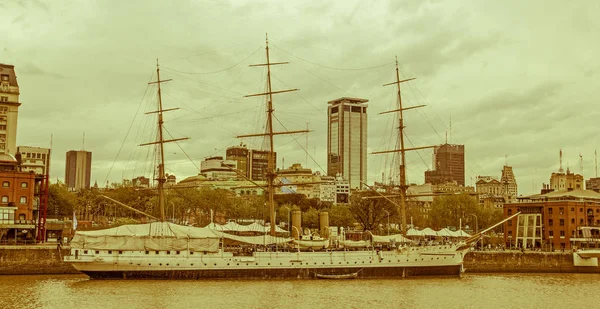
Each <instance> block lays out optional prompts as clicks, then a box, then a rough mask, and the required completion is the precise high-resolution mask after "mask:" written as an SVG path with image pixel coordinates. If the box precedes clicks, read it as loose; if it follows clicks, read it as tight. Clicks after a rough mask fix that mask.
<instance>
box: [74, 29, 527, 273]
mask: <svg viewBox="0 0 600 309" xmlns="http://www.w3.org/2000/svg"><path fill="white" fill-rule="evenodd" d="M265 50H266V63H263V64H258V65H254V66H264V67H266V70H267V87H266V89H267V91H266V92H265V93H260V94H256V95H250V96H266V98H267V100H266V103H267V126H266V133H263V134H252V135H245V136H239V137H249V136H264V137H265V138H268V139H269V142H270V143H269V144H270V146H269V156H268V167H267V173H266V176H267V187H266V199H267V201H266V202H267V204H268V205H269V217H270V222H275V202H274V194H275V188H276V187H277V184H275V178H276V176H277V173H276V168H275V161H274V159H275V158H274V157H275V156H274V143H273V137H274V136H276V135H280V134H294V133H302V132H306V131H286V132H274V131H273V111H274V109H273V95H275V94H280V93H285V92H290V91H294V90H297V89H290V90H273V89H272V88H271V66H274V65H279V64H285V63H286V62H271V61H270V59H269V43H268V39H267V40H266V49H265ZM156 72H157V78H158V79H157V81H155V82H153V83H157V84H158V110H156V111H154V112H153V113H157V114H158V140H157V141H155V142H151V143H148V144H155V145H158V146H159V147H160V164H159V165H158V178H157V180H158V197H159V198H158V203H159V208H160V218H157V220H156V222H152V223H147V224H135V225H123V226H119V227H115V228H109V229H103V230H96V231H77V232H76V233H75V235H74V237H73V239H72V240H71V254H70V255H69V256H65V257H64V261H65V262H67V263H70V264H71V265H73V267H75V268H76V269H77V270H79V271H80V272H82V273H84V274H86V275H88V276H89V277H90V278H94V279H133V278H157V279H205V278H243V279H264V278H298V279H312V278H325V279H330V278H331V279H344V278H385V277H414V276H456V277H458V276H460V274H461V273H462V272H463V259H464V256H465V254H466V253H467V252H468V251H469V250H470V249H471V248H472V246H473V244H474V243H475V242H476V241H477V240H478V239H479V238H480V237H481V235H483V233H485V232H486V231H487V230H484V231H482V232H480V233H478V234H477V235H474V236H473V237H471V238H469V239H466V240H463V241H460V242H455V243H452V244H445V245H420V246H417V245H413V244H411V242H410V241H409V240H408V239H406V238H404V237H403V236H404V235H406V210H405V209H406V204H405V203H406V201H405V200H406V189H407V186H406V175H405V152H406V151H410V150H414V149H415V148H412V149H406V148H404V139H403V130H404V125H403V111H405V110H408V109H412V108H414V107H407V108H404V107H403V106H402V98H401V93H400V84H401V83H403V82H406V81H409V80H410V79H408V80H400V75H399V70H398V61H397V60H396V80H395V81H394V82H392V83H390V84H388V85H396V86H397V95H398V97H397V98H398V100H397V101H398V109H396V110H393V111H390V112H389V113H394V114H398V115H399V116H398V119H399V132H398V133H399V145H400V149H396V150H390V151H387V152H392V151H393V152H399V153H400V156H399V157H400V158H401V163H400V204H399V205H397V207H398V208H400V209H399V211H398V213H400V214H401V218H402V224H401V226H402V234H401V235H391V236H373V240H374V239H376V238H379V239H380V240H381V239H384V240H385V241H388V240H392V239H393V241H394V242H393V245H392V246H388V248H387V249H383V248H382V249H375V247H374V246H373V245H372V243H371V242H370V241H369V242H367V244H366V245H364V246H361V245H360V244H357V242H350V241H348V242H345V243H340V244H336V245H335V247H331V246H330V242H329V241H327V240H312V241H310V240H302V239H300V238H301V236H300V231H296V233H293V234H292V236H293V237H281V236H278V234H277V232H278V231H277V230H276V225H275V224H270V228H269V231H268V232H267V233H266V234H265V235H263V236H247V237H244V236H238V235H232V234H228V233H225V232H220V231H218V230H214V229H210V228H199V227H191V226H183V225H178V224H174V223H170V222H167V221H166V220H165V205H164V204H165V199H164V193H163V190H164V188H163V186H164V184H165V182H166V177H165V166H164V164H165V163H164V151H163V150H164V149H163V145H164V144H165V143H167V142H171V141H177V140H182V139H183V138H180V139H172V140H165V139H164V138H163V113H164V112H166V111H170V110H173V109H163V105H162V99H161V92H160V91H161V90H160V84H161V82H163V81H161V80H160V68H159V66H158V63H157V69H156ZM419 149H420V148H419ZM381 153H383V152H381ZM383 198H386V199H388V200H389V198H387V197H385V196H383ZM389 201H390V202H392V201H391V200H389ZM115 202H116V201H115ZM516 215H517V214H515V216H516ZM508 219H510V218H508ZM508 219H507V220H508ZM504 221H506V220H503V222H504ZM501 223H502V222H500V223H498V224H496V225H495V226H497V225H499V224H501ZM490 229H491V228H490ZM488 230H489V229H488ZM257 245H259V246H261V247H262V248H263V250H261V251H258V250H256V251H254V250H251V251H240V250H232V249H231V248H233V247H236V248H240V247H243V246H248V247H251V246H257ZM350 248H352V250H350Z"/></svg>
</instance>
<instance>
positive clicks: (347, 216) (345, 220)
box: [323, 204, 356, 227]
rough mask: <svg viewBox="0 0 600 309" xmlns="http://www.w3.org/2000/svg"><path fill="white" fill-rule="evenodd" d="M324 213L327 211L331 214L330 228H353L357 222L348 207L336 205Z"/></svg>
mask: <svg viewBox="0 0 600 309" xmlns="http://www.w3.org/2000/svg"><path fill="white" fill-rule="evenodd" d="M323 211H327V212H328V213H329V225H330V226H342V227H349V226H353V225H354V222H356V220H355V219H354V215H353V214H352V211H351V210H350V207H348V205H345V204H334V205H332V206H331V207H330V208H329V209H324V210H323Z"/></svg>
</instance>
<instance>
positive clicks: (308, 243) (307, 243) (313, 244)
mask: <svg viewBox="0 0 600 309" xmlns="http://www.w3.org/2000/svg"><path fill="white" fill-rule="evenodd" d="M292 243H293V244H294V245H296V246H298V247H300V248H305V249H311V248H312V249H325V248H329V239H323V240H295V239H294V240H292Z"/></svg>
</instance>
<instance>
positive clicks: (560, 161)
mask: <svg viewBox="0 0 600 309" xmlns="http://www.w3.org/2000/svg"><path fill="white" fill-rule="evenodd" d="M558 158H559V159H558V160H559V164H560V167H559V169H558V172H559V173H562V172H563V168H562V149H561V150H560V152H559V153H558Z"/></svg>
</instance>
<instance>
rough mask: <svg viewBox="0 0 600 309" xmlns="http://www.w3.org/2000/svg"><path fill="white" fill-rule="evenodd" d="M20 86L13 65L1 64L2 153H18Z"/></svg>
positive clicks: (0, 143)
mask: <svg viewBox="0 0 600 309" xmlns="http://www.w3.org/2000/svg"><path fill="white" fill-rule="evenodd" d="M20 105H21V103H19V84H18V83H17V75H16V74H15V67H14V66H13V65H8V64H2V63H0V153H9V154H13V155H14V154H15V153H16V152H17V119H18V116H19V106H20Z"/></svg>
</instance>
